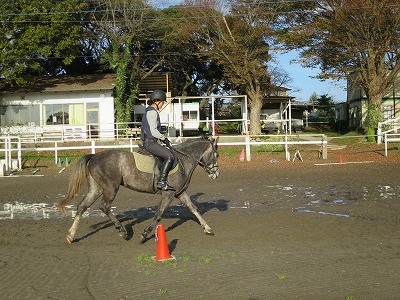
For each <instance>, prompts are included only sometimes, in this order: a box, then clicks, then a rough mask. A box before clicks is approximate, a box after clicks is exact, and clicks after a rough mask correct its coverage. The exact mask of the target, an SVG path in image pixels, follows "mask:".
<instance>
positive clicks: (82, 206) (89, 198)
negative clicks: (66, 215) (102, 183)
mask: <svg viewBox="0 0 400 300" xmlns="http://www.w3.org/2000/svg"><path fill="white" fill-rule="evenodd" d="M101 194H102V190H101V189H100V187H99V186H98V185H97V184H96V182H95V181H94V180H93V178H90V179H89V191H88V193H87V194H86V196H85V198H83V200H82V202H81V203H79V204H78V206H77V210H76V215H75V218H74V222H73V223H72V226H71V228H70V229H69V230H68V235H67V243H68V244H71V243H72V242H73V241H74V239H75V235H76V231H77V229H78V224H79V220H80V219H81V217H82V215H83V213H84V212H85V211H86V210H87V209H88V208H89V207H90V206H91V205H92V204H93V203H94V202H95V201H96V200H97V199H98V198H99V197H100V195H101Z"/></svg>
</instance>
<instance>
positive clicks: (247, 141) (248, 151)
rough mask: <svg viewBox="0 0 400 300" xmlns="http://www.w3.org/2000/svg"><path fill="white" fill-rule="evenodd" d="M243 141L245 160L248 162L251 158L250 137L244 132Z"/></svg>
mask: <svg viewBox="0 0 400 300" xmlns="http://www.w3.org/2000/svg"><path fill="white" fill-rule="evenodd" d="M245 141H246V160H247V161H250V157H251V153H250V136H249V132H248V131H247V132H246V137H245Z"/></svg>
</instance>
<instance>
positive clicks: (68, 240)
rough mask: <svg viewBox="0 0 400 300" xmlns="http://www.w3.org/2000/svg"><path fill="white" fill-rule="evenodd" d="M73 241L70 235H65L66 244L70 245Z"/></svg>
mask: <svg viewBox="0 0 400 300" xmlns="http://www.w3.org/2000/svg"><path fill="white" fill-rule="evenodd" d="M73 242H74V239H73V238H72V237H71V236H67V244H68V245H70V244H72V243H73Z"/></svg>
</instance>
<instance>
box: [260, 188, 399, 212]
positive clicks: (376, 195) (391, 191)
mask: <svg viewBox="0 0 400 300" xmlns="http://www.w3.org/2000/svg"><path fill="white" fill-rule="evenodd" d="M268 188H274V189H278V190H280V191H282V192H283V193H284V195H283V196H282V199H283V198H290V199H292V200H291V202H292V201H293V199H296V200H299V199H305V200H306V203H305V204H303V205H299V206H297V207H295V208H292V211H293V212H299V213H314V214H322V215H329V216H336V217H345V218H348V217H350V214H349V213H347V212H346V211H345V210H346V207H348V206H350V205H354V204H357V203H362V202H364V201H374V202H379V201H387V200H397V199H398V198H399V195H400V186H389V185H378V186H375V187H361V188H360V187H351V188H346V189H341V188H339V187H336V186H332V187H330V188H328V189H324V190H322V189H318V188H311V187H298V186H294V185H288V186H281V185H277V186H268ZM296 202H298V201H296ZM339 207H340V208H339ZM337 211H340V212H337Z"/></svg>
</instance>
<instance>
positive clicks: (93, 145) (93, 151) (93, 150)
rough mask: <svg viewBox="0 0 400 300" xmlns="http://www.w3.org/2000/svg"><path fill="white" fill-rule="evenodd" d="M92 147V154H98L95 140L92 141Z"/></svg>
mask: <svg viewBox="0 0 400 300" xmlns="http://www.w3.org/2000/svg"><path fill="white" fill-rule="evenodd" d="M90 144H91V147H92V154H95V153H96V148H95V147H96V142H95V141H94V140H92V141H91V143H90Z"/></svg>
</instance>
